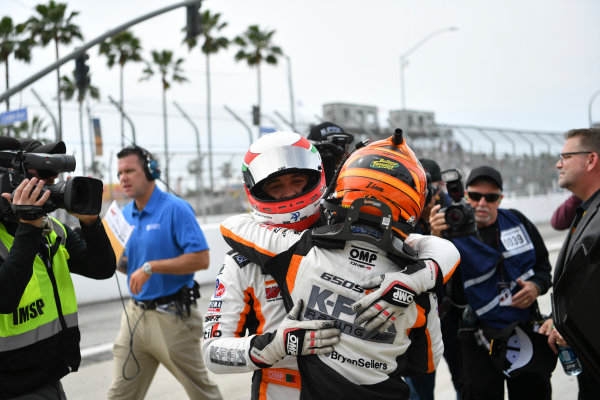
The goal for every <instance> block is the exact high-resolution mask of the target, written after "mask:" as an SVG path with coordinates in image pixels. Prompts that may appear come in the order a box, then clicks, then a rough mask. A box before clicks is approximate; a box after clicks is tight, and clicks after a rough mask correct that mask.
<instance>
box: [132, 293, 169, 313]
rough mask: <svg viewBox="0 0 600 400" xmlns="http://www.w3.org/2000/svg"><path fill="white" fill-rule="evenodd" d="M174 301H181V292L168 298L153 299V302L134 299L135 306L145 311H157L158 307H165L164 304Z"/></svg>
mask: <svg viewBox="0 0 600 400" xmlns="http://www.w3.org/2000/svg"><path fill="white" fill-rule="evenodd" d="M172 301H176V302H178V301H179V292H177V293H174V294H171V295H168V296H163V297H157V298H156V299H152V300H136V299H133V302H134V303H135V305H136V306H138V307H139V308H141V309H143V310H155V309H156V307H158V306H160V305H163V304H169V303H170V302H172Z"/></svg>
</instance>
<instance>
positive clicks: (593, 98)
mask: <svg viewBox="0 0 600 400" xmlns="http://www.w3.org/2000/svg"><path fill="white" fill-rule="evenodd" d="M598 95H600V90H598V91H597V92H596V93H594V94H593V95H592V97H591V98H590V103H589V105H588V118H589V120H590V128H591V127H592V103H593V102H594V100H595V99H596V97H598Z"/></svg>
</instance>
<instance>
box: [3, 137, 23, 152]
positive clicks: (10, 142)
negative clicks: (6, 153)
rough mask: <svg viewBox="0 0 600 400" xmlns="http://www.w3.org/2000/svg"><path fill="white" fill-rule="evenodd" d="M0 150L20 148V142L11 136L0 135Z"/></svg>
mask: <svg viewBox="0 0 600 400" xmlns="http://www.w3.org/2000/svg"><path fill="white" fill-rule="evenodd" d="M0 150H21V142H19V141H18V140H17V139H15V138H12V137H8V136H0Z"/></svg>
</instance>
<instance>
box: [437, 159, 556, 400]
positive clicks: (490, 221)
mask: <svg viewBox="0 0 600 400" xmlns="http://www.w3.org/2000/svg"><path fill="white" fill-rule="evenodd" d="M465 195H466V199H467V202H468V204H470V205H471V207H473V208H474V210H475V222H476V224H477V235H470V236H464V237H457V238H454V239H451V241H452V242H453V243H454V245H455V246H456V247H457V248H458V250H459V252H460V255H461V260H462V261H461V263H460V266H459V268H458V270H459V273H458V274H454V275H455V276H457V275H458V276H457V278H462V281H460V280H458V279H454V280H453V289H452V296H453V300H454V296H455V292H454V290H455V287H456V286H460V287H458V288H456V289H459V290H461V289H462V291H464V296H465V297H466V301H467V302H468V305H469V306H470V308H471V309H472V310H473V311H474V312H475V314H476V316H477V320H478V321H477V322H475V323H474V324H475V326H473V327H472V329H471V330H470V331H469V332H468V333H470V334H468V335H466V334H465V335H463V334H462V333H461V336H460V339H461V341H460V346H461V356H462V378H463V393H462V397H461V398H463V399H482V398H487V399H490V400H492V399H504V380H505V379H506V381H507V387H508V391H509V397H510V398H511V399H513V398H521V399H549V398H550V396H551V390H552V389H551V386H550V372H548V371H540V370H534V371H522V372H521V373H520V374H513V376H512V377H510V378H507V377H506V376H505V375H504V374H503V372H502V371H501V370H500V369H496V368H495V366H494V364H493V363H492V358H491V357H490V356H489V355H488V349H487V348H486V347H485V345H480V344H479V343H480V342H483V343H486V341H487V342H488V343H489V342H490V340H491V339H492V338H493V337H494V336H496V335H497V334H498V332H500V331H501V330H502V328H505V327H507V326H509V325H511V324H513V323H516V322H521V323H523V324H525V325H527V326H528V327H529V328H531V325H530V322H532V321H533V320H535V319H538V314H539V312H538V311H539V310H538V305H537V301H536V298H537V297H538V296H539V295H541V294H544V293H546V291H547V290H548V288H549V286H550V269H551V268H550V262H549V261H548V251H547V250H546V246H545V245H544V242H543V240H542V238H541V236H540V234H539V232H538V230H537V229H536V228H535V226H534V225H533V223H531V221H529V220H528V219H527V218H526V217H525V216H524V215H523V214H521V213H520V212H518V211H516V210H512V209H511V210H508V209H503V208H499V206H500V201H501V200H502V177H501V175H500V172H498V171H497V170H496V169H494V168H492V167H489V166H481V167H477V168H475V169H473V170H472V171H471V173H470V175H469V178H468V179H467V190H466V193H465ZM439 209H440V206H436V207H434V208H433V209H432V214H431V218H430V223H431V231H432V234H433V235H436V236H442V231H444V230H446V229H448V228H449V226H448V224H446V221H445V216H444V213H438V211H439ZM467 310H468V309H467ZM467 310H465V311H467ZM466 315H468V313H465V314H463V316H466ZM466 323H467V319H466V318H464V317H463V324H466ZM462 328H465V329H466V328H467V326H466V325H465V326H463V327H462ZM462 328H461V331H464V329H462ZM532 330H533V329H532V328H531V331H532ZM477 339H479V340H477Z"/></svg>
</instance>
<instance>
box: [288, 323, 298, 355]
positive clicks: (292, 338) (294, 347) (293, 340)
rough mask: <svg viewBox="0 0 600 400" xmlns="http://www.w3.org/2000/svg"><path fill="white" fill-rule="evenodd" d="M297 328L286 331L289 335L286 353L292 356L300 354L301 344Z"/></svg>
mask: <svg viewBox="0 0 600 400" xmlns="http://www.w3.org/2000/svg"><path fill="white" fill-rule="evenodd" d="M296 331H297V330H296V329H294V330H292V331H290V332H287V333H286V336H287V345H286V353H287V354H289V355H291V356H297V355H298V345H299V343H298V342H299V341H300V340H299V338H298V336H297V332H296Z"/></svg>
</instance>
